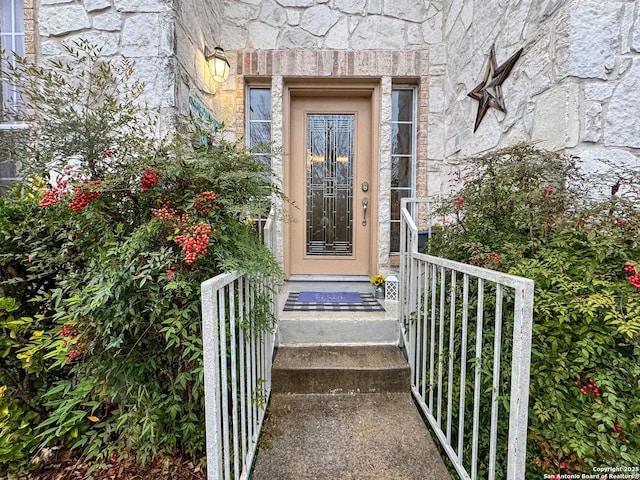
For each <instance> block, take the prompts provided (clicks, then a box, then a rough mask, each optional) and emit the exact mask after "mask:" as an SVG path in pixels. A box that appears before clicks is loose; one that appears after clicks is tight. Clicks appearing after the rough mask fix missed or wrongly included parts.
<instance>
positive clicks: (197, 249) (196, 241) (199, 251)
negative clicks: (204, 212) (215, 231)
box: [174, 222, 211, 265]
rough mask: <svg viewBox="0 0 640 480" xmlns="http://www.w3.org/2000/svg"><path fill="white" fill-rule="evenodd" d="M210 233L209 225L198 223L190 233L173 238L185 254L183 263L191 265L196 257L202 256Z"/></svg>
mask: <svg viewBox="0 0 640 480" xmlns="http://www.w3.org/2000/svg"><path fill="white" fill-rule="evenodd" d="M210 233H211V225H209V224H208V223H205V222H200V223H199V224H197V225H195V226H193V227H192V232H187V233H185V234H184V235H176V236H175V237H174V240H175V241H176V243H177V244H178V245H182V250H184V252H185V253H186V257H185V262H187V264H189V265H191V264H193V263H194V262H195V261H196V259H197V258H198V255H203V254H205V253H206V252H207V246H208V245H209V234H210Z"/></svg>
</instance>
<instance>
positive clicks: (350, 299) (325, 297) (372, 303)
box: [283, 292, 384, 312]
mask: <svg viewBox="0 0 640 480" xmlns="http://www.w3.org/2000/svg"><path fill="white" fill-rule="evenodd" d="M283 310H284V311H285V312H384V307H383V306H382V305H381V304H380V302H378V300H376V299H375V297H374V296H373V294H372V293H355V292H291V293H289V297H288V298H287V301H286V302H285V304H284V309H283Z"/></svg>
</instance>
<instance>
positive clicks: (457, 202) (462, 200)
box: [455, 197, 464, 210]
mask: <svg viewBox="0 0 640 480" xmlns="http://www.w3.org/2000/svg"><path fill="white" fill-rule="evenodd" d="M463 203H464V198H463V197H460V198H459V199H458V200H457V201H456V205H455V207H456V210H460V208H462V204H463Z"/></svg>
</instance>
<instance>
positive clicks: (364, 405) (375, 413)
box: [251, 393, 451, 480]
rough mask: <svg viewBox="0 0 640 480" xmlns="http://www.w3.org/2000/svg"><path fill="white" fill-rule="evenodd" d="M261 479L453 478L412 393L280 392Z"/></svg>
mask: <svg viewBox="0 0 640 480" xmlns="http://www.w3.org/2000/svg"><path fill="white" fill-rule="evenodd" d="M261 445H262V447H261V449H260V450H259V451H258V456H257V459H256V464H255V468H254V472H253V475H252V477H251V478H253V480H319V479H331V480H383V479H384V480H414V479H415V480H447V479H449V480H450V479H451V476H450V475H449V473H448V471H447V469H446V467H445V465H444V463H443V461H442V458H441V457H440V455H439V453H438V450H437V448H436V446H435V444H434V442H433V440H432V439H431V436H430V434H429V431H428V430H427V428H426V426H425V425H424V423H423V421H422V418H421V417H420V414H419V413H418V409H417V408H416V406H415V404H414V403H413V399H412V398H411V394H410V393H369V394H340V395H335V394H334V395H332V394H310V395H298V394H282V393H281V394H273V395H272V396H271V402H270V405H269V417H268V420H267V422H266V424H265V427H264V429H263V442H262V443H261Z"/></svg>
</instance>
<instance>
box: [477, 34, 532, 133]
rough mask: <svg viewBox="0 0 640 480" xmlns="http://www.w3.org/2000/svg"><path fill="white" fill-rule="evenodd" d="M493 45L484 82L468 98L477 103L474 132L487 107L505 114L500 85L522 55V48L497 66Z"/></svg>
mask: <svg viewBox="0 0 640 480" xmlns="http://www.w3.org/2000/svg"><path fill="white" fill-rule="evenodd" d="M494 47H495V45H491V51H490V52H489V60H488V62H487V69H486V71H485V73H484V80H482V82H481V83H480V84H479V85H478V86H477V87H476V88H474V89H473V90H471V91H470V92H469V94H468V95H469V96H470V97H471V98H473V99H474V100H477V101H478V102H479V103H478V113H477V114H476V124H475V126H474V128H473V131H474V132H475V131H476V130H477V129H478V126H479V125H480V122H482V119H483V118H484V116H485V114H486V113H487V110H489V107H493V108H495V109H497V110H500V111H501V112H503V113H507V109H506V107H505V106H504V98H502V83H503V82H504V81H505V80H506V79H507V77H508V76H509V74H510V73H511V69H512V68H513V66H514V65H515V64H516V62H517V61H518V58H520V54H522V50H523V49H522V48H521V49H520V50H518V51H517V52H516V53H515V54H513V55H512V56H511V58H510V59H509V60H507V61H506V62H504V63H503V64H502V65H500V66H498V63H497V62H496V54H495V49H494Z"/></svg>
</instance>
